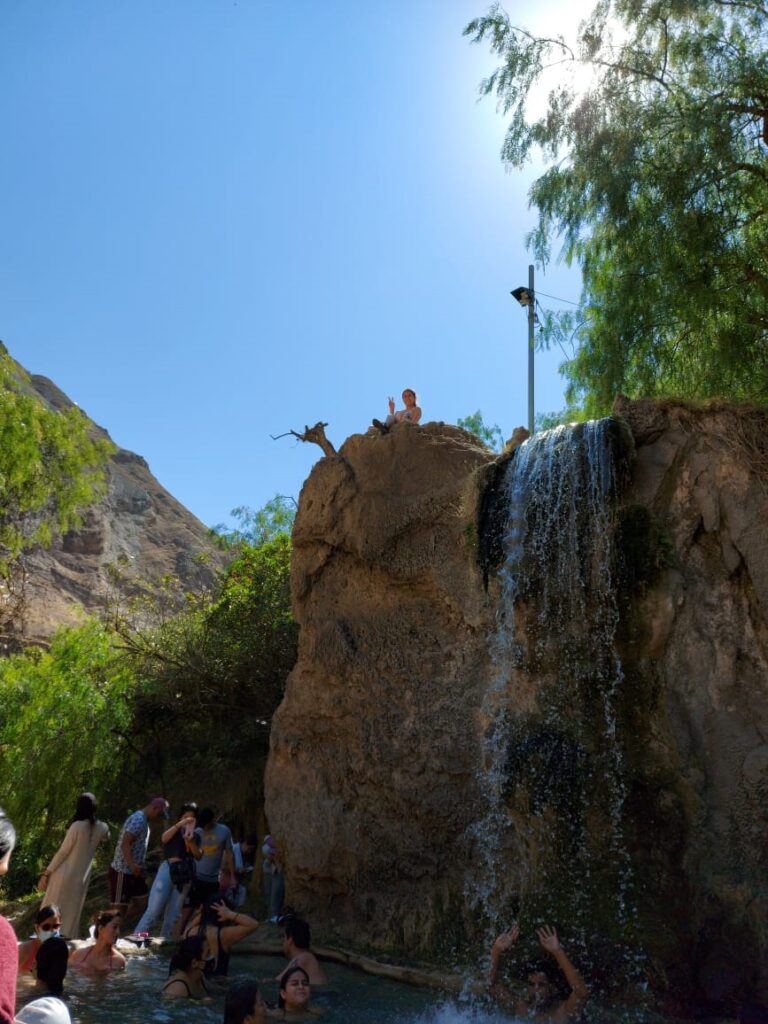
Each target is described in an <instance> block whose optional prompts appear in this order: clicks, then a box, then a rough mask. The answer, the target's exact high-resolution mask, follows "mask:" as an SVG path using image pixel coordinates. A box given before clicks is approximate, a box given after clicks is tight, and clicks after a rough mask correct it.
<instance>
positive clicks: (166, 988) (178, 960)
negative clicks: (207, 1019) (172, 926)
mask: <svg viewBox="0 0 768 1024" xmlns="http://www.w3.org/2000/svg"><path fill="white" fill-rule="evenodd" d="M205 957H206V943H205V939H203V938H201V937H200V936H199V935H192V936H191V937H190V938H188V939H184V941H183V942H182V943H181V945H180V946H179V948H178V949H177V951H176V952H175V953H174V954H173V956H172V957H171V962H170V964H169V965H168V981H166V983H165V984H164V985H163V987H162V988H161V989H160V995H161V996H163V998H164V999H205V997H206V996H207V995H208V989H207V988H206V987H205V979H204V978H203V973H204V971H205V964H206V959H205Z"/></svg>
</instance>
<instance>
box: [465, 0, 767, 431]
mask: <svg viewBox="0 0 768 1024" xmlns="http://www.w3.org/2000/svg"><path fill="white" fill-rule="evenodd" d="M766 15H768V7H767V6H766V4H765V3H764V2H762V0H712V2H710V3H700V2H697V0H599V2H598V3H597V4H596V5H595V7H594V9H593V11H592V14H591V16H590V17H589V18H588V19H587V20H586V21H585V22H583V23H582V25H581V27H580V30H579V33H578V38H577V39H576V40H575V42H574V43H573V44H569V43H567V42H566V41H565V40H564V39H563V38H562V37H556V38H537V37H534V36H532V35H531V34H529V33H527V32H526V31H525V30H524V29H522V28H520V27H518V26H515V25H513V24H512V23H511V22H510V20H509V18H508V17H507V15H506V14H505V13H504V12H503V11H502V10H501V8H500V7H499V6H498V5H495V6H494V7H493V8H492V9H491V11H490V13H489V14H488V15H486V16H485V17H482V18H477V19H476V20H474V21H472V22H471V23H470V24H469V25H468V26H467V28H466V30H465V33H466V34H468V35H470V36H471V37H472V39H473V41H475V42H480V41H487V42H488V43H490V46H491V49H492V50H493V52H494V53H495V54H497V55H498V56H499V58H500V61H501V63H500V66H499V67H498V68H497V70H496V71H495V72H494V73H493V74H492V75H491V76H490V78H488V79H487V80H486V81H485V82H484V83H483V84H482V87H481V88H482V91H483V92H484V93H485V94H487V95H490V94H495V95H496V96H497V97H498V100H499V105H500V107H501V108H502V110H503V111H504V112H505V113H506V114H509V115H510V116H511V120H510V123H509V127H508V131H507V134H506V137H505V141H504V146H503V150H502V157H503V159H504V160H505V161H507V162H508V163H510V164H511V165H512V166H514V167H520V166H522V165H523V164H524V163H525V162H526V160H527V159H528V158H529V157H530V156H531V154H532V152H533V151H535V150H537V149H538V150H539V151H540V152H541V153H542V155H543V156H544V158H545V159H546V160H547V161H548V162H549V167H548V169H547V170H546V171H545V173H543V174H542V175H541V176H540V177H539V178H538V179H537V180H536V181H535V183H534V185H533V187H532V189H531V204H532V205H533V206H534V207H535V208H536V209H537V210H538V213H539V220H538V226H537V227H536V229H535V230H534V231H533V232H532V234H531V236H530V237H529V244H530V245H531V246H532V249H533V252H534V254H535V256H536V259H537V260H538V262H539V263H540V264H545V263H546V262H547V261H548V260H549V259H550V257H551V248H552V244H553V241H554V240H555V239H556V238H561V239H562V243H563V255H564V257H565V259H566V261H567V262H569V263H571V262H573V261H576V262H578V263H579V264H580V265H581V268H582V271H583V279H584V287H583V293H582V299H581V307H580V308H579V309H578V310H577V311H576V312H575V313H574V314H572V315H568V314H566V315H564V316H563V317H562V318H561V321H560V325H559V332H560V333H559V335H558V334H557V330H555V331H552V332H550V336H549V340H550V341H551V340H553V338H554V337H556V336H559V337H568V336H569V335H572V334H574V335H575V336H576V337H577V339H578V340H579V342H580V344H579V347H578V350H577V352H576V354H575V356H574V358H573V359H570V360H568V361H567V362H566V363H565V364H564V366H563V372H564V373H565V375H566V377H567V379H568V381H569V389H568V399H569V402H571V403H579V402H580V401H582V400H583V401H584V403H585V407H586V412H587V413H588V414H589V415H600V414H603V413H604V412H606V411H607V410H608V408H609V405H610V402H611V400H612V397H613V395H614V393H615V392H617V391H624V392H626V393H628V394H633V395H638V394H648V395H671V394H677V395H681V396H685V397H691V398H697V397H698V398H703V397H711V396H717V395H719V396H723V397H728V398H732V399H750V400H753V401H759V402H765V401H766V400H768V338H767V337H766V335H767V333H768V162H767V161H766V154H767V152H768V150H767V149H766V145H767V144H768V47H767V46H766V43H767V42H768V38H767V36H768V33H767V32H766V26H767V24H768V20H767V18H766ZM576 67H578V68H589V69H591V70H592V72H593V80H592V84H591V86H590V87H589V88H588V89H586V90H584V91H580V90H579V89H578V88H577V86H576V84H575V83H574V81H571V82H568V81H567V80H566V79H565V78H564V77H563V74H564V72H565V71H566V70H567V69H569V68H576ZM553 68H557V71H558V74H559V75H560V79H559V80H558V82H557V83H556V84H555V85H554V86H553V87H552V88H551V90H550V92H549V98H548V105H547V109H546V111H545V113H543V114H542V115H541V116H539V117H534V116H529V114H528V109H529V108H528V106H527V104H528V100H529V98H530V93H531V90H532V89H533V88H534V87H535V86H537V85H538V84H539V83H543V82H545V81H546V76H547V74H549V73H550V72H551V71H552V69H553Z"/></svg>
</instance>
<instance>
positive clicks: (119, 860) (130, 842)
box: [109, 796, 169, 913]
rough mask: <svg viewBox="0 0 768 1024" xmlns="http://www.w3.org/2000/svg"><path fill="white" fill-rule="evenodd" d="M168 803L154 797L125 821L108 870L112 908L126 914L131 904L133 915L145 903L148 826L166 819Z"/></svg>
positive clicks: (162, 798) (159, 797) (160, 797)
mask: <svg viewBox="0 0 768 1024" xmlns="http://www.w3.org/2000/svg"><path fill="white" fill-rule="evenodd" d="M168 817H169V813H168V801H167V800H166V799H165V797H162V796H156V797H154V799H152V800H150V801H149V803H148V804H147V806H146V807H143V808H142V809H141V810H140V811H134V813H133V814H131V815H130V816H129V817H128V818H126V820H125V822H124V824H123V827H122V828H121V829H120V835H119V836H118V839H117V846H116V847H115V856H114V858H113V860H112V864H111V865H110V868H109V893H110V897H111V899H112V904H113V906H116V907H122V908H123V911H124V912H126V913H127V910H128V905H129V904H132V909H133V911H134V912H136V913H138V911H139V910H143V909H144V906H145V905H146V902H147V894H148V890H147V883H146V881H145V879H144V861H145V860H146V857H147V845H148V844H149V826H150V823H151V822H153V821H161V820H163V819H166V820H167V819H168Z"/></svg>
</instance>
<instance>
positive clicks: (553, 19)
mask: <svg viewBox="0 0 768 1024" xmlns="http://www.w3.org/2000/svg"><path fill="white" fill-rule="evenodd" d="M590 7H591V4H590V3H585V2H584V0H577V2H572V3H563V2H560V0H558V2H555V0H552V2H544V3H540V4H539V5H538V6H537V8H536V17H535V19H533V18H532V17H530V15H529V10H530V9H526V8H524V6H523V5H522V4H518V3H516V2H515V3H508V4H507V10H508V11H509V13H510V15H512V16H513V18H515V19H516V20H519V21H520V22H522V23H524V24H527V25H529V26H531V27H534V28H539V29H541V28H543V29H545V30H547V31H549V32H552V31H555V30H558V31H559V30H563V29H565V28H567V27H568V25H570V24H573V22H574V21H575V20H577V17H576V16H577V15H581V16H583V15H585V14H586V13H587V12H588V10H589V8H590ZM486 9H487V4H486V3H484V2H483V0H356V2H352V0H295V2H292V3H286V2H284V0H236V2H235V0H3V2H2V3H0V63H1V65H2V67H3V89H2V92H1V94H0V129H1V130H2V139H3V154H2V158H1V159H0V218H1V222H2V231H1V232H0V338H2V340H3V341H4V342H5V344H6V345H7V346H8V348H9V350H10V352H11V354H12V355H13V356H14V357H15V358H16V359H18V360H19V362H21V363H22V364H24V365H25V366H26V367H27V369H28V370H29V371H30V372H33V373H41V374H44V375H46V376H48V377H51V378H52V379H53V380H55V381H56V383H57V384H58V385H59V386H60V387H61V388H63V389H64V390H65V391H66V392H67V393H68V394H69V395H70V397H71V398H72V399H73V400H74V401H76V402H77V403H78V404H79V405H80V406H81V407H82V408H83V409H84V410H85V411H86V412H87V413H88V415H90V416H91V417H92V418H93V419H95V420H96V421H97V422H99V423H100V424H102V425H103V426H105V427H106V428H107V429H108V430H109V432H110V434H111V435H112V437H113V438H114V440H115V441H116V442H117V443H118V444H119V445H121V446H123V447H125V448H129V449H131V450H133V451H136V452H139V453H140V454H142V455H143V456H144V457H145V458H146V459H147V460H148V462H149V465H150V467H151V469H152V471H153V472H154V473H155V475H156V476H157V477H158V479H159V480H160V481H161V482H162V483H163V484H164V485H165V486H166V487H167V488H168V489H169V490H170V491H171V492H172V493H173V494H174V495H175V496H176V497H177V498H179V500H180V501H182V502H183V503H184V504H185V505H187V507H188V508H190V509H191V510H192V511H193V512H194V513H195V514H196V515H197V516H199V517H200V518H201V519H202V520H203V521H204V522H206V523H208V524H212V523H216V522H220V521H222V520H226V519H227V516H228V513H229V510H230V509H232V508H233V507H235V506H237V505H243V504H245V505H250V506H252V507H254V508H255V507H258V506H260V505H261V504H263V503H264V502H265V501H266V500H268V499H269V498H270V497H272V496H273V495H274V494H284V495H292V496H295V497H298V494H299V491H300V489H301V485H302V482H303V480H304V478H305V477H306V475H307V474H308V472H309V470H310V468H311V466H312V464H313V462H315V461H316V459H317V458H318V456H319V454H320V452H319V449H317V448H316V447H315V446H312V445H300V444H296V443H295V442H294V441H293V440H292V439H289V438H283V439H282V440H279V441H273V440H271V438H270V434H279V433H282V432H283V431H286V430H288V429H290V428H293V429H297V430H301V429H302V428H303V426H304V424H312V423H314V422H315V421H317V420H319V419H322V420H324V421H327V422H328V424H329V426H328V435H329V437H330V438H331V439H332V440H333V441H334V443H336V445H337V446H338V445H339V444H340V443H341V442H342V441H343V439H344V438H345V437H347V436H348V435H349V434H352V433H355V432H358V431H361V430H364V429H365V428H366V427H367V425H368V423H369V422H370V419H371V417H372V416H381V415H382V414H385V413H386V399H387V396H388V395H390V394H397V395H399V394H400V392H401V391H402V389H403V388H404V387H413V388H415V389H416V390H417V391H418V393H419V397H420V402H421V405H422V407H423V409H424V417H425V420H430V419H437V420H445V421H448V422H455V420H456V419H457V417H460V416H465V415H467V414H469V413H471V412H473V411H474V410H476V409H481V410H482V412H483V415H484V417H485V420H486V422H488V423H498V424H499V425H500V426H501V427H502V428H503V430H504V432H505V435H508V434H509V433H511V430H512V428H513V427H515V426H516V425H518V424H521V423H525V421H526V416H527V398H526V366H527V363H526V359H527V355H526V320H525V315H524V313H523V311H522V310H521V309H520V307H518V306H517V305H516V303H515V302H514V300H513V299H512V298H511V297H510V295H509V290H510V289H511V288H513V287H515V286H516V285H519V284H526V283H527V273H528V271H527V267H528V263H529V262H530V258H529V255H528V253H527V252H526V249H525V244H524V237H525V233H526V231H527V230H528V229H529V228H530V226H531V225H532V223H533V218H532V215H531V213H530V211H528V209H527V190H528V187H529V185H530V181H531V178H532V172H528V173H523V174H521V173H509V172H508V171H506V170H505V169H504V168H503V167H502V165H501V162H500V160H499V150H500V147H501V142H502V137H503V132H504V119H503V117H502V116H501V115H500V114H498V113H497V112H496V109H495V105H494V103H493V101H489V100H484V101H481V102H478V92H477V87H478V84H479V82H480V80H481V78H482V77H483V76H484V75H485V74H487V73H488V72H489V71H490V70H491V69H492V67H493V59H492V58H491V56H490V55H489V54H488V53H487V51H486V50H483V49H481V48H480V47H477V46H471V45H470V44H469V42H468V41H467V40H466V39H465V38H462V29H463V28H464V26H465V25H466V23H467V22H468V21H469V20H470V19H471V18H472V17H475V16H477V15H479V14H482V13H484V11H485V10H486ZM537 290H538V292H539V296H540V301H541V302H542V304H543V305H545V306H547V307H549V308H559V307H560V306H561V303H559V302H556V301H554V300H552V299H549V298H545V297H544V296H543V295H542V294H541V293H542V292H544V293H549V294H550V295H554V296H560V297H562V298H565V299H570V300H575V299H577V298H578V292H579V278H578V275H577V274H576V273H575V271H573V270H568V269H567V268H564V267H562V266H558V265H557V264H553V265H551V266H550V267H548V268H547V270H546V272H545V273H543V274H542V273H538V276H537ZM561 359H562V354H561V353H560V352H559V350H556V351H554V352H552V353H543V354H541V355H539V354H538V353H537V395H536V408H537V411H552V410H555V409H559V408H561V407H562V406H563V404H564V401H563V396H562V390H563V387H562V381H561V379H560V378H559V376H558V374H557V365H558V363H559V361H560V360H561Z"/></svg>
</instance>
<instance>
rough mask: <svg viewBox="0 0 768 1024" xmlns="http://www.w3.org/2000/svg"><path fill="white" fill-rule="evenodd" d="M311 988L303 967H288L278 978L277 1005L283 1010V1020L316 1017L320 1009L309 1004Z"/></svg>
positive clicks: (320, 1011)
mask: <svg viewBox="0 0 768 1024" xmlns="http://www.w3.org/2000/svg"><path fill="white" fill-rule="evenodd" d="M311 995H312V989H311V987H310V984H309V975H308V974H307V972H306V971H305V970H304V968H303V967H298V966H297V967H289V968H288V970H287V971H286V972H285V973H284V974H283V976H282V977H281V978H280V994H279V996H278V1000H277V1005H278V1006H279V1007H280V1009H281V1010H282V1011H283V1019H284V1020H296V1021H299V1020H305V1019H306V1018H307V1017H317V1016H319V1015H320V1014H321V1013H322V1010H313V1009H312V1008H311V1007H310V1005H309V1000H310V997H311Z"/></svg>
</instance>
